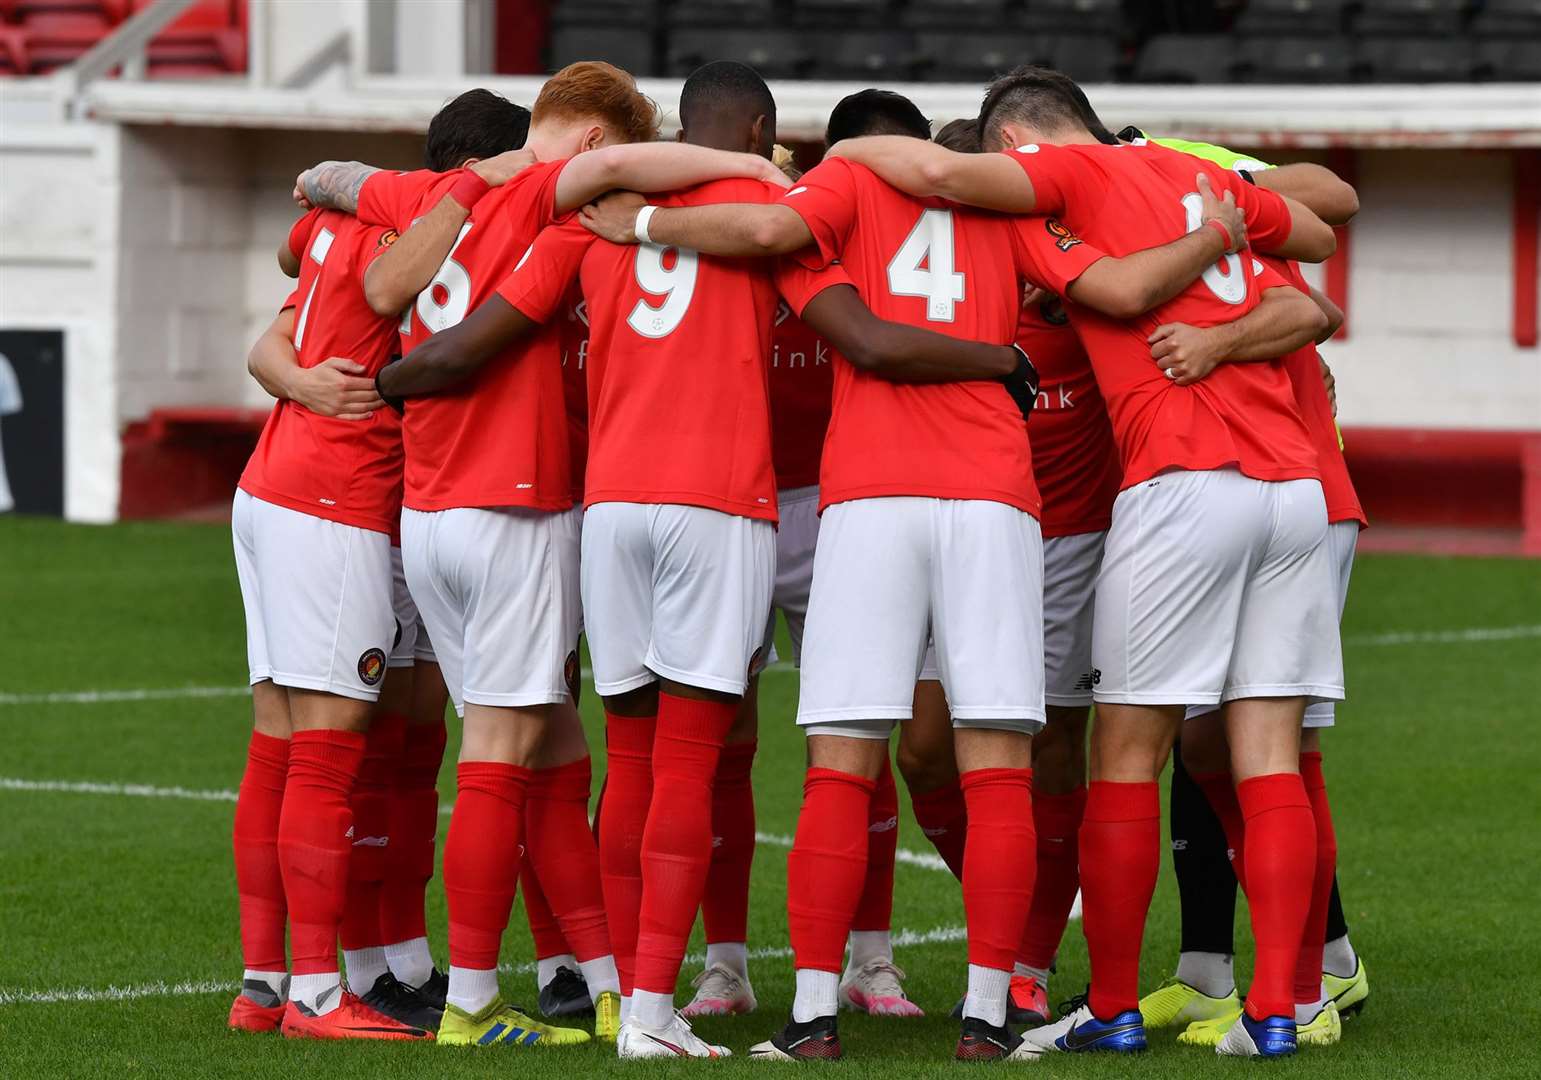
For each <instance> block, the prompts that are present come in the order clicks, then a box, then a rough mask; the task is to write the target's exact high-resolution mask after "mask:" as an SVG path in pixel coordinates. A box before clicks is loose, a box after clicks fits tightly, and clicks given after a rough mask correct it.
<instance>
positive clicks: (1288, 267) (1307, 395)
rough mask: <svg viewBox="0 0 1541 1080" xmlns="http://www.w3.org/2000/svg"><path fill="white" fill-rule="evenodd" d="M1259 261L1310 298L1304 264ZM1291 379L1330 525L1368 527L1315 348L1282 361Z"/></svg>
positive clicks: (1271, 258)
mask: <svg viewBox="0 0 1541 1080" xmlns="http://www.w3.org/2000/svg"><path fill="white" fill-rule="evenodd" d="M1258 258H1259V259H1260V260H1261V261H1262V262H1263V264H1264V265H1265V266H1268V267H1270V268H1271V269H1273V270H1274V271H1275V272H1277V273H1278V274H1279V275H1280V276H1281V277H1283V278H1284V280H1285V281H1286V282H1287V283H1289V284H1290V285H1293V286H1295V288H1297V289H1299V290H1300V291H1301V292H1303V293H1306V294H1307V295H1309V294H1310V292H1311V286H1310V285H1308V284H1307V283H1306V279H1305V278H1304V277H1303V276H1302V275H1301V273H1300V264H1299V263H1296V262H1292V261H1290V260H1288V259H1279V258H1275V257H1274V256H1272V255H1260V256H1258ZM1279 362H1280V363H1281V364H1282V365H1283V366H1284V371H1285V373H1286V374H1288V375H1289V378H1290V386H1291V388H1292V389H1293V390H1294V392H1295V406H1296V408H1298V409H1299V410H1300V416H1301V419H1303V420H1304V421H1305V422H1306V430H1307V431H1309V432H1310V433H1311V442H1312V443H1313V444H1314V445H1315V446H1316V459H1317V464H1318V466H1319V467H1320V468H1321V471H1322V494H1323V495H1324V496H1326V499H1327V520H1328V521H1357V522H1359V524H1360V525H1361V526H1368V525H1369V524H1370V522H1369V519H1368V518H1366V517H1365V516H1364V508H1363V507H1361V506H1360V505H1359V494H1358V492H1356V491H1355V490H1354V481H1353V480H1352V479H1351V478H1350V477H1349V475H1348V462H1346V461H1345V460H1343V447H1342V446H1341V445H1340V444H1339V441H1338V422H1337V419H1336V418H1335V417H1334V416H1333V415H1332V401H1331V399H1330V398H1328V397H1327V386H1326V384H1325V383H1323V382H1322V368H1321V356H1320V355H1319V354H1318V353H1317V351H1316V346H1315V345H1307V346H1306V347H1305V348H1303V349H1296V350H1295V351H1294V352H1292V353H1290V354H1289V355H1288V356H1286V357H1284V358H1283V359H1281V360H1280V361H1279Z"/></svg>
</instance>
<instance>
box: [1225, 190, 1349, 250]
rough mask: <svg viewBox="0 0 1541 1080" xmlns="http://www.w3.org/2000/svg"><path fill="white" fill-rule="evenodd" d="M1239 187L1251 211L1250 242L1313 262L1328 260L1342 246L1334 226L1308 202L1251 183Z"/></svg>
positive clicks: (1243, 204) (1247, 210)
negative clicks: (1267, 191) (1324, 219)
mask: <svg viewBox="0 0 1541 1080" xmlns="http://www.w3.org/2000/svg"><path fill="white" fill-rule="evenodd" d="M1237 188H1238V189H1239V190H1238V192H1237V202H1238V203H1240V205H1241V208H1242V210H1243V211H1244V212H1245V213H1246V215H1247V239H1248V243H1250V244H1251V245H1252V247H1253V248H1255V249H1256V250H1258V251H1261V252H1264V253H1266V254H1269V255H1278V256H1279V257H1280V258H1284V259H1297V260H1299V261H1300V262H1311V263H1318V262H1325V261H1326V260H1327V259H1329V258H1331V257H1332V253H1333V252H1334V251H1337V250H1338V238H1337V236H1336V235H1335V234H1334V233H1333V231H1332V226H1331V225H1328V224H1327V223H1326V222H1325V221H1323V220H1322V219H1321V218H1319V217H1317V216H1316V215H1315V214H1313V213H1312V212H1311V210H1310V208H1309V207H1307V206H1306V205H1305V204H1304V203H1300V202H1296V201H1295V200H1294V199H1292V198H1290V197H1289V196H1288V195H1276V194H1274V193H1273V192H1269V193H1267V194H1266V195H1263V194H1262V193H1261V192H1259V191H1257V189H1255V188H1253V187H1251V186H1250V185H1247V184H1238V185H1237ZM1267 200H1274V202H1273V204H1269V203H1268V202H1267Z"/></svg>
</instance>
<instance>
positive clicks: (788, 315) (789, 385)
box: [770, 266, 850, 491]
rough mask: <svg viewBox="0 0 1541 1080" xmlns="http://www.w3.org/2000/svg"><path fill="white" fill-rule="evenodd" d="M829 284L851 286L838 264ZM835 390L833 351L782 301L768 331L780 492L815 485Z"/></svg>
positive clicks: (774, 451) (773, 434)
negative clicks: (772, 328)
mask: <svg viewBox="0 0 1541 1080" xmlns="http://www.w3.org/2000/svg"><path fill="white" fill-rule="evenodd" d="M824 273H826V274H831V275H836V276H835V277H833V278H831V279H830V282H829V283H830V284H843V285H848V284H850V280H849V279H848V278H846V276H845V274H844V273H843V272H841V271H840V268H839V267H838V266H831V267H829V268H828V269H827V270H825V271H824ZM834 391H835V365H834V350H833V349H831V348H830V346H829V345H828V343H826V342H825V341H824V339H823V338H821V337H820V336H819V335H818V334H817V333H815V332H814V330H813V328H812V327H811V326H809V325H808V324H807V323H805V322H803V321H802V320H801V319H800V318H798V317H797V312H795V311H793V310H792V307H791V305H790V304H788V303H787V302H786V301H785V300H783V301H782V302H781V304H780V306H779V307H777V309H776V328H775V330H774V331H773V332H772V333H771V355H770V403H771V459H772V460H773V461H774V462H775V465H776V487H777V488H779V489H780V490H782V491H789V490H791V489H793V488H805V487H812V486H813V485H814V484H817V483H818V482H819V461H820V459H821V458H822V457H823V455H824V433H825V432H826V431H828V430H829V408H830V399H831V398H832V397H833V396H834Z"/></svg>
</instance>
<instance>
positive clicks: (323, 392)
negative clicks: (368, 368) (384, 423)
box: [288, 356, 385, 420]
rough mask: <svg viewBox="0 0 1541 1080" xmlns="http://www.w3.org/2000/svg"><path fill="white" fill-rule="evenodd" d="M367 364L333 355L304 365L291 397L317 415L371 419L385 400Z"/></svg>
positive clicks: (295, 381) (298, 373) (292, 388)
mask: <svg viewBox="0 0 1541 1080" xmlns="http://www.w3.org/2000/svg"><path fill="white" fill-rule="evenodd" d="M364 370H365V369H364V365H363V364H358V363H355V362H353V361H352V360H349V359H347V358H346V357H342V356H331V357H328V358H327V359H325V360H323V361H321V363H319V364H317V365H316V366H315V367H312V368H301V369H300V370H299V371H298V372H296V373H295V376H294V385H293V386H291V387H289V388H288V389H289V398H290V399H291V400H293V401H297V402H299V403H300V404H301V405H303V406H305V407H306V408H307V409H309V410H310V411H311V412H313V413H315V414H316V415H318V416H335V417H336V418H337V419H339V420H368V419H369V418H370V417H371V416H373V415H374V411H375V410H376V409H378V408H379V407H380V406H381V405H383V404H385V403H384V402H383V401H381V400H380V395H379V394H378V393H376V392H375V383H374V380H373V379H371V378H369V377H368V376H366V375H365V374H364Z"/></svg>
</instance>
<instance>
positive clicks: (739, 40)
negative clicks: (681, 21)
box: [665, 28, 813, 79]
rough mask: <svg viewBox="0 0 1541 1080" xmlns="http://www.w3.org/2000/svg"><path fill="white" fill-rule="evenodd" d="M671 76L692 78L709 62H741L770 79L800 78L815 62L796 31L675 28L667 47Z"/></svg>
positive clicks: (803, 36)
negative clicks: (696, 71) (699, 68)
mask: <svg viewBox="0 0 1541 1080" xmlns="http://www.w3.org/2000/svg"><path fill="white" fill-rule="evenodd" d="M665 55H666V56H667V57H668V62H667V64H666V67H667V70H668V74H670V75H676V76H684V75H689V74H690V73H691V72H692V71H694V70H695V69H696V68H698V67H700V66H701V65H702V64H704V63H706V62H707V61H709V60H738V61H740V62H742V63H745V64H748V65H749V66H750V67H752V68H754V69H755V70H756V71H758V72H759V73H760V74H761V75H764V76H765V77H766V78H768V79H800V78H803V77H804V76H805V75H806V74H807V71H808V68H809V67H810V66H811V65H812V63H813V55H812V51H811V50H810V48H809V46H808V44H807V40H806V36H805V35H803V34H799V33H797V32H796V31H794V30H775V29H769V28H764V29H754V30H683V29H674V30H672V31H671V32H670V34H669V41H668V44H667V46H666V47H665Z"/></svg>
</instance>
